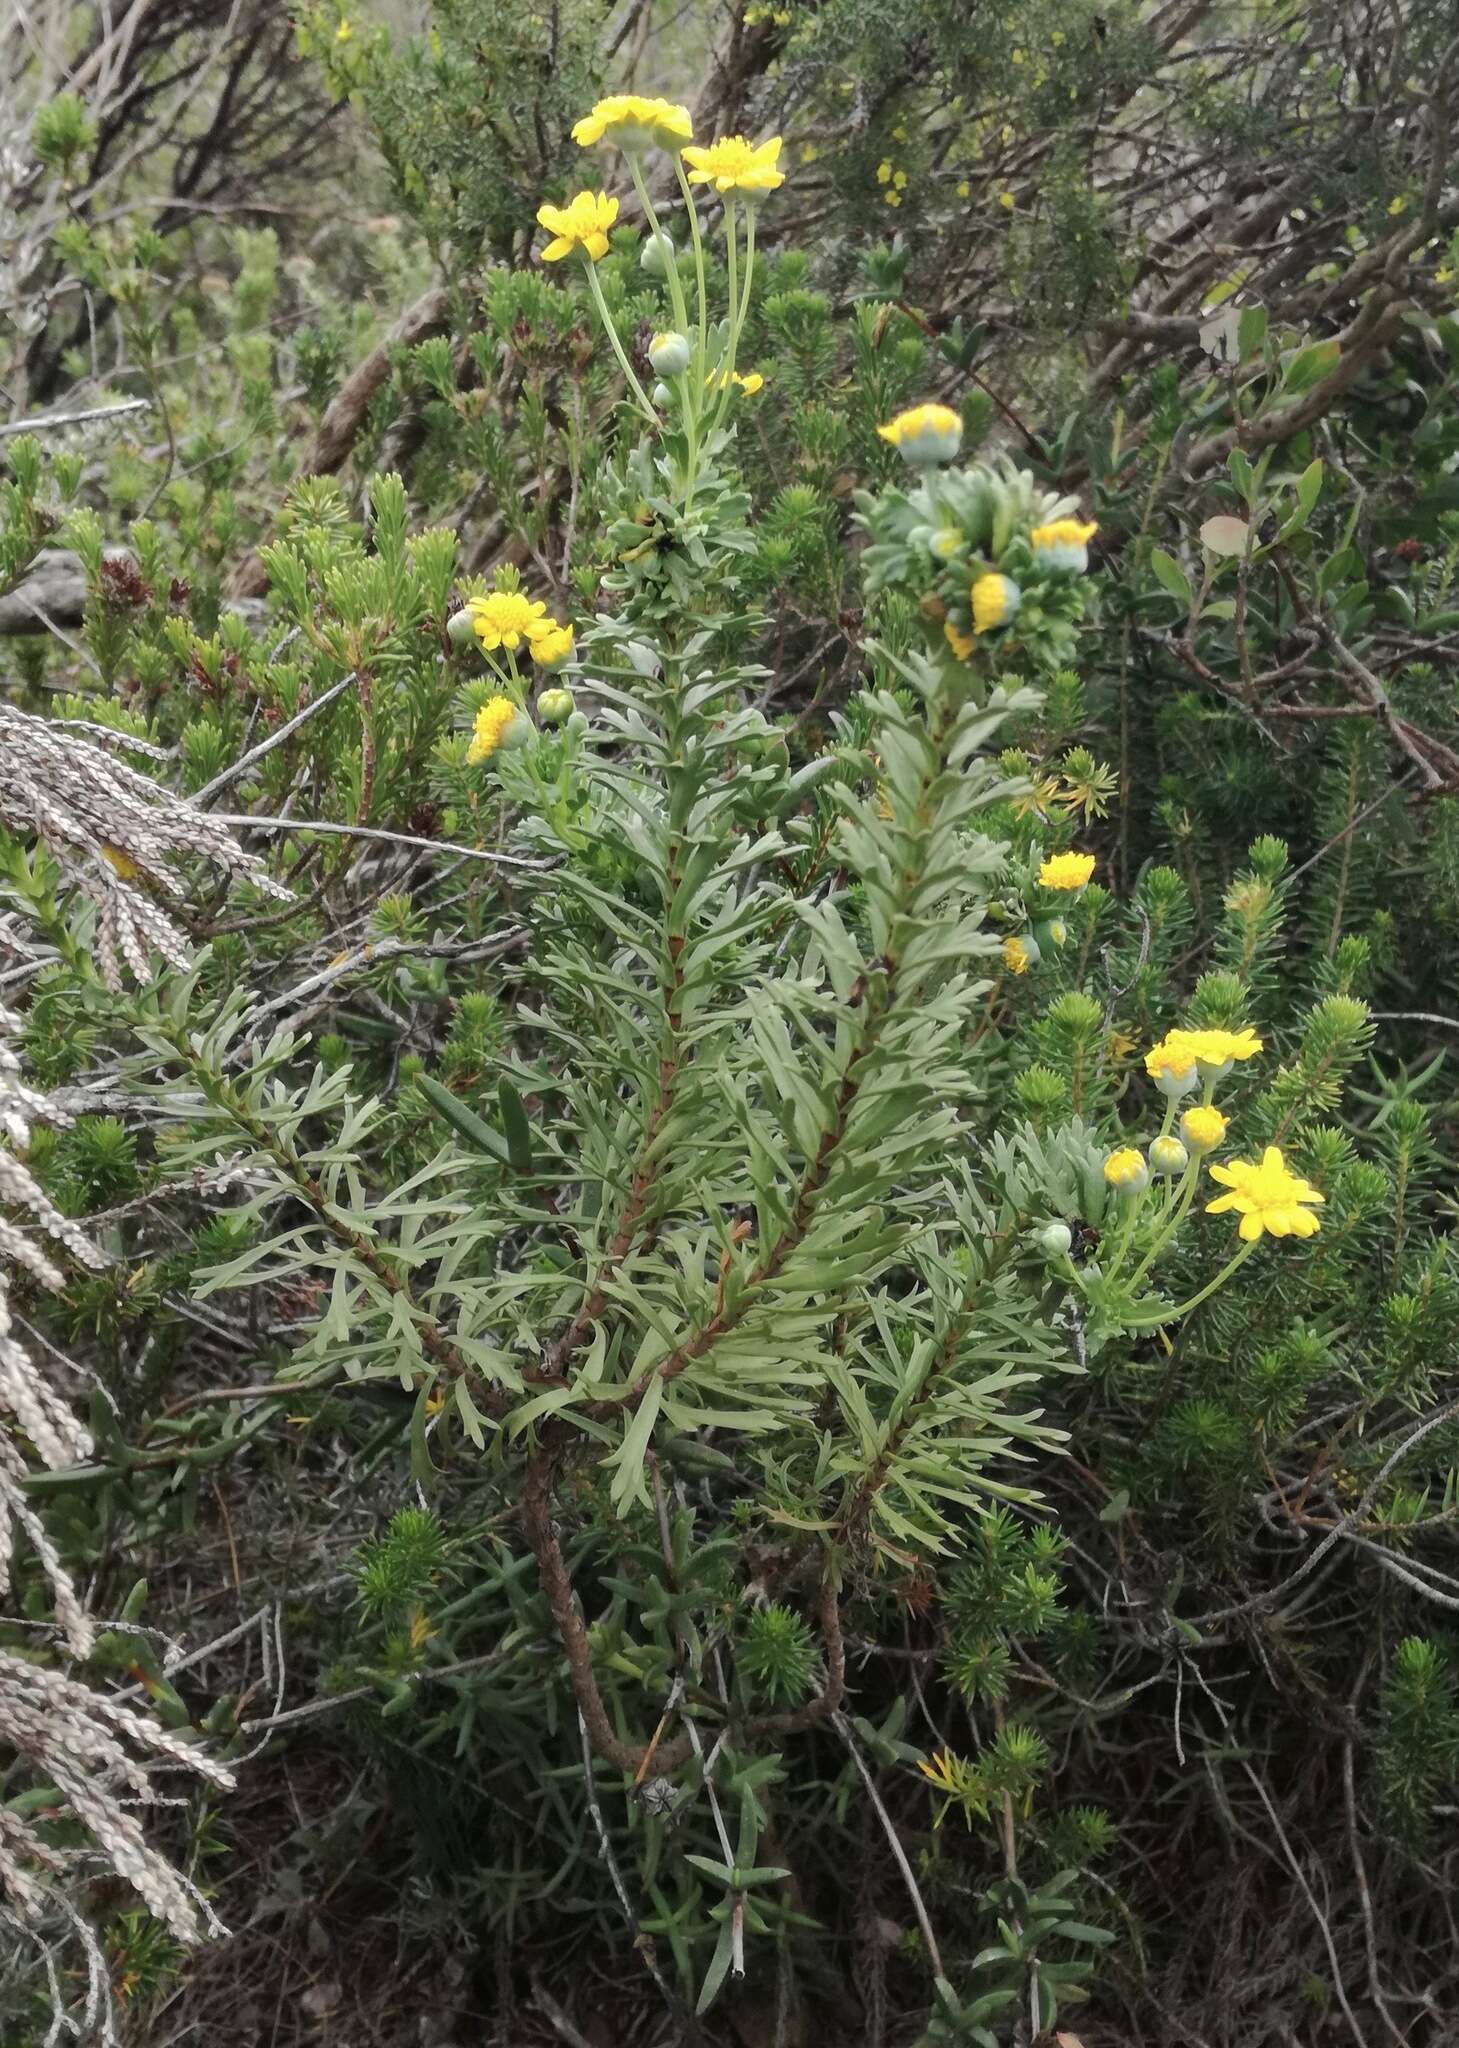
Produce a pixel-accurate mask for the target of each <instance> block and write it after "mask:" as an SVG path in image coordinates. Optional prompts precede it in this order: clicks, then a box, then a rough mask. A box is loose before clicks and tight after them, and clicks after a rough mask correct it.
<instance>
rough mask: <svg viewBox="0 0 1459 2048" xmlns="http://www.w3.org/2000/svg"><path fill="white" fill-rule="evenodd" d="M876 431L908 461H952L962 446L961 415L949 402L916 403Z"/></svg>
mask: <svg viewBox="0 0 1459 2048" xmlns="http://www.w3.org/2000/svg"><path fill="white" fill-rule="evenodd" d="M877 432H878V433H879V434H880V435H881V437H882V439H883V440H884V441H890V442H891V444H892V446H893V447H894V448H895V449H896V450H897V452H898V454H899V455H902V456H904V457H905V458H906V460H907V461H908V462H912V463H928V462H951V461H952V459H953V457H954V456H955V455H956V454H957V451H958V449H959V448H960V447H961V446H962V438H963V422H962V415H961V414H960V413H955V412H954V411H953V409H952V407H951V406H950V405H914V406H911V407H910V408H909V409H908V410H907V411H906V412H899V413H898V414H897V416H896V418H895V419H894V420H888V421H887V423H886V425H885V426H884V427H878V428H877Z"/></svg>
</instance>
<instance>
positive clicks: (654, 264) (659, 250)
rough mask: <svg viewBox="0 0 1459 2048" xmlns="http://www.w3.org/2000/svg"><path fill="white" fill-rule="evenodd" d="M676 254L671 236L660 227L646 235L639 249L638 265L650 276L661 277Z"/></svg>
mask: <svg viewBox="0 0 1459 2048" xmlns="http://www.w3.org/2000/svg"><path fill="white" fill-rule="evenodd" d="M678 254H679V252H678V250H677V249H676V248H675V247H674V238H673V236H672V235H670V234H666V233H665V231H664V230H663V229H662V228H660V229H659V231H658V233H657V234H652V235H649V236H648V238H647V240H646V241H645V242H644V245H643V247H642V249H641V250H640V251H639V255H638V262H639V267H640V269H642V270H646V271H647V272H648V274H649V276H650V277H662V276H663V275H664V273H665V271H667V270H668V268H669V266H670V265H671V264H672V263H673V262H674V261H675V259H676V258H677V256H678Z"/></svg>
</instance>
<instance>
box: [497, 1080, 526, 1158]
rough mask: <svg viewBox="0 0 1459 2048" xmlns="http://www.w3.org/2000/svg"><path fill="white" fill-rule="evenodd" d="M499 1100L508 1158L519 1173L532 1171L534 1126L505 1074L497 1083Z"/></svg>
mask: <svg viewBox="0 0 1459 2048" xmlns="http://www.w3.org/2000/svg"><path fill="white" fill-rule="evenodd" d="M496 1093H497V1101H498V1102H499V1103H500V1104H501V1112H502V1129H503V1130H504V1131H505V1132H506V1137H507V1158H508V1159H509V1160H510V1161H511V1163H512V1165H513V1166H514V1167H515V1168H516V1170H517V1172H518V1173H530V1172H531V1171H532V1126H531V1124H529V1123H528V1121H527V1112H526V1110H525V1109H524V1108H523V1107H522V1098H521V1096H520V1095H519V1094H518V1093H517V1091H516V1089H515V1087H514V1086H513V1085H512V1083H511V1082H510V1081H509V1080H508V1079H507V1077H506V1075H505V1074H503V1075H502V1077H501V1079H500V1080H499V1081H498V1082H497V1084H496Z"/></svg>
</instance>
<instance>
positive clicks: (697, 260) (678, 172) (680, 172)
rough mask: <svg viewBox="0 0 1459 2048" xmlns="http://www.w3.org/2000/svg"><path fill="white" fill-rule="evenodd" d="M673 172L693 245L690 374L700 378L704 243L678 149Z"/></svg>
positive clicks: (705, 315) (704, 309)
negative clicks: (694, 325)
mask: <svg viewBox="0 0 1459 2048" xmlns="http://www.w3.org/2000/svg"><path fill="white" fill-rule="evenodd" d="M674 174H675V176H676V177H677V178H678V180H679V190H680V191H681V192H682V193H683V195H684V205H685V208H686V209H687V211H688V214H689V239H690V241H691V242H692V243H693V245H694V276H695V279H696V280H697V282H698V286H699V334H698V338H697V343H698V345H697V348H696V352H695V357H694V361H693V363H692V364H691V365H690V370H691V374H692V373H693V371H695V370H697V371H698V372H699V374H700V378H701V380H702V378H703V375H704V351H705V345H706V343H707V341H708V338H709V328H708V324H707V322H708V313H707V305H708V298H707V293H706V290H705V283H704V243H703V241H702V239H701V238H700V234H699V209H698V207H697V206H696V205H695V204H694V194H693V192H692V191H691V190H690V189H689V180H688V179H687V178H686V177H685V176H684V161H683V158H682V157H681V156H680V155H679V152H678V150H675V151H674Z"/></svg>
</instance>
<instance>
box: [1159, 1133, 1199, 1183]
mask: <svg viewBox="0 0 1459 2048" xmlns="http://www.w3.org/2000/svg"><path fill="white" fill-rule="evenodd" d="M1150 1165H1151V1168H1152V1170H1153V1171H1154V1172H1156V1173H1159V1174H1164V1175H1166V1176H1167V1177H1168V1176H1170V1175H1172V1174H1177V1173H1184V1172H1185V1170H1186V1168H1187V1167H1188V1166H1189V1165H1190V1154H1189V1152H1187V1151H1186V1149H1185V1147H1184V1145H1182V1144H1181V1142H1180V1140H1179V1138H1152V1139H1151V1140H1150Z"/></svg>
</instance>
